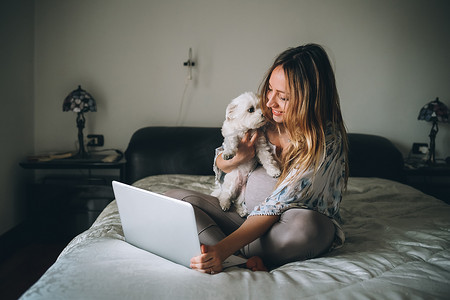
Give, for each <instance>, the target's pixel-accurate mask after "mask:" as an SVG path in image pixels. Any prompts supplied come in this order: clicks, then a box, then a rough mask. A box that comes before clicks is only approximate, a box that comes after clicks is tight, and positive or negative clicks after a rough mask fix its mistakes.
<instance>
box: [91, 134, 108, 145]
mask: <svg viewBox="0 0 450 300" xmlns="http://www.w3.org/2000/svg"><path fill="white" fill-rule="evenodd" d="M87 138H88V142H87V145H88V147H101V146H103V145H104V144H105V138H104V137H103V134H88V136H87Z"/></svg>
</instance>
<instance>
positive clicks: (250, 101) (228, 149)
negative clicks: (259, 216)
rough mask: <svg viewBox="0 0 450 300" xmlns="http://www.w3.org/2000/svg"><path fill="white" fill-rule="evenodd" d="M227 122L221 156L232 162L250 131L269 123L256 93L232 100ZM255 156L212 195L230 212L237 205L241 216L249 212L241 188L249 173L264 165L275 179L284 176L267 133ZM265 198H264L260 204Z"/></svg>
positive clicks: (234, 171)
mask: <svg viewBox="0 0 450 300" xmlns="http://www.w3.org/2000/svg"><path fill="white" fill-rule="evenodd" d="M225 117H226V118H225V121H224V122H223V126H222V135H223V137H224V143H223V148H224V149H223V150H224V151H223V153H222V157H223V159H225V160H229V159H232V158H233V157H234V155H235V154H236V151H237V147H238V144H239V142H240V141H241V140H242V138H243V137H244V135H245V133H246V132H247V131H249V130H251V131H255V130H257V129H258V128H260V127H262V126H264V125H265V124H266V120H265V118H264V115H263V114H262V111H261V108H260V107H259V100H258V98H257V97H256V95H255V94H254V93H250V92H247V93H244V94H242V95H240V96H239V97H237V98H235V99H233V101H231V103H230V104H229V105H228V106H227V109H226V115H225ZM255 150H256V155H255V158H254V159H252V160H251V161H249V162H247V163H245V164H241V165H240V166H239V167H238V168H236V169H234V170H233V171H231V172H230V173H227V174H226V175H225V177H224V180H223V183H222V185H221V186H217V187H216V188H215V190H214V191H213V192H212V195H213V196H215V197H217V198H218V199H219V203H220V207H221V208H222V209H223V210H224V211H227V210H228V209H229V208H230V206H231V203H232V202H234V205H235V206H236V211H237V213H239V215H240V216H241V217H243V216H245V215H247V213H248V211H247V208H246V207H245V203H244V195H243V193H242V187H243V186H244V185H245V184H246V182H247V176H248V174H249V173H250V172H251V171H252V170H253V169H254V168H255V167H256V165H257V163H258V162H259V163H261V165H262V166H263V167H264V169H265V170H266V171H267V173H268V174H269V175H270V176H272V177H274V178H276V177H279V176H280V174H281V171H280V168H279V167H278V163H277V161H276V160H275V159H274V157H273V155H272V153H271V151H270V146H269V144H268V142H267V140H266V137H265V136H264V134H260V135H259V137H258V139H257V140H256V142H255ZM262 200H264V199H261V201H262Z"/></svg>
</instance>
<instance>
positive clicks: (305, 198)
mask: <svg viewBox="0 0 450 300" xmlns="http://www.w3.org/2000/svg"><path fill="white" fill-rule="evenodd" d="M325 138H326V154H325V158H324V160H323V161H322V163H321V164H320V166H319V168H318V169H317V171H316V172H315V173H314V169H313V168H310V169H308V170H305V171H304V172H302V173H301V174H300V176H298V175H297V177H296V178H292V177H293V176H294V172H291V173H290V174H288V176H287V177H286V179H285V180H284V181H283V182H282V183H281V184H280V185H279V186H278V187H277V188H276V189H275V190H274V191H273V192H272V194H271V195H270V196H269V197H267V198H266V199H265V200H264V201H263V202H262V203H261V204H260V205H258V206H256V207H255V208H254V209H253V211H252V212H250V214H249V216H257V215H281V214H282V213H283V212H285V211H286V210H288V209H290V208H304V209H311V210H314V211H317V212H319V213H322V214H324V215H326V216H327V217H329V218H331V219H332V221H333V223H334V224H335V227H336V239H335V243H334V247H333V248H337V247H339V246H340V245H342V244H343V242H344V240H345V236H344V232H343V230H342V228H341V226H340V225H339V223H340V221H341V220H340V214H339V206H340V203H341V200H342V193H343V190H344V187H345V175H346V174H345V157H346V156H345V153H344V147H343V145H342V139H341V136H340V134H336V133H334V132H333V131H332V130H331V127H328V129H327V131H326V136H325ZM273 148H275V147H273ZM221 150H222V147H220V148H218V149H216V155H218V154H219V153H220V152H221ZM214 161H215V160H214ZM214 172H215V173H216V183H217V184H220V183H221V181H222V178H223V176H224V173H223V172H222V171H221V170H220V169H219V168H217V166H216V165H214Z"/></svg>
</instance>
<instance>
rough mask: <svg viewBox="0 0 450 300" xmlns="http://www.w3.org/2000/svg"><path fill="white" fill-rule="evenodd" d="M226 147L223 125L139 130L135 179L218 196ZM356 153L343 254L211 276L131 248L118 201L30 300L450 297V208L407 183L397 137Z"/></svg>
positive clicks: (131, 159)
mask: <svg viewBox="0 0 450 300" xmlns="http://www.w3.org/2000/svg"><path fill="white" fill-rule="evenodd" d="M221 142H222V138H221V134H220V128H195V127H146V128H142V129H139V130H138V131H136V132H135V133H134V135H133V136H132V138H131V140H130V142H129V145H128V148H127V150H126V154H125V156H126V159H127V166H126V172H125V177H126V181H127V182H129V183H133V184H134V185H135V186H138V187H141V188H144V189H149V190H152V191H155V192H158V193H163V192H165V191H166V190H168V189H171V188H178V187H183V188H190V189H194V190H198V191H201V192H205V193H209V192H210V191H211V189H212V187H213V183H214V179H213V175H212V174H213V173H212V160H213V155H214V151H213V149H214V148H215V147H217V146H218V145H220V144H221ZM155 145H158V146H155ZM349 148H350V153H349V163H350V178H349V182H348V188H347V191H346V192H345V195H344V197H343V201H342V205H341V216H342V219H343V222H344V224H343V227H344V231H345V232H346V237H347V240H346V243H345V245H344V246H343V247H342V248H340V249H338V250H335V251H332V252H329V253H327V254H325V255H323V256H321V257H318V258H315V259H310V260H306V261H296V262H292V263H288V264H285V265H283V266H280V267H278V268H276V269H273V270H270V272H251V271H249V270H247V269H243V268H239V267H231V268H229V269H226V270H225V271H224V272H222V273H219V274H216V275H207V274H201V273H199V272H196V271H193V270H190V269H188V268H185V267H183V266H181V265H177V264H174V263H172V262H170V261H167V260H165V259H162V258H160V257H158V256H156V255H154V254H152V253H149V252H146V251H143V250H141V249H138V248H135V247H133V246H131V245H129V244H128V243H126V242H125V241H124V237H123V232H122V227H121V224H120V218H119V215H118V211H117V205H116V203H115V201H113V202H111V203H110V204H109V205H108V206H107V207H106V208H105V209H104V210H103V212H102V213H101V214H100V216H99V217H98V218H97V220H96V221H95V223H94V224H93V225H92V227H91V228H90V229H88V230H87V231H85V232H83V233H81V234H80V235H78V236H77V237H75V238H74V239H73V240H72V241H71V242H70V243H69V244H68V245H67V247H66V248H65V249H64V250H63V251H62V253H61V254H60V256H59V258H58V259H57V261H56V262H55V263H54V264H53V266H51V267H50V268H49V269H48V270H47V272H46V273H45V274H44V275H43V276H42V277H41V278H40V279H39V280H38V281H37V282H36V283H35V284H34V285H33V286H32V287H31V288H30V289H29V290H28V291H27V292H25V294H24V295H22V297H21V299H449V297H450V250H449V247H450V206H449V205H447V204H446V203H445V202H443V201H441V200H438V199H436V198H433V197H431V196H428V195H425V194H423V193H422V192H420V191H418V190H416V189H414V188H412V187H409V186H407V185H405V184H403V183H402V181H403V173H402V167H403V161H402V155H401V154H400V152H399V151H398V150H397V149H396V148H395V146H394V145H393V144H392V143H391V142H390V141H389V140H387V139H385V138H383V137H380V136H375V135H366V134H350V135H349Z"/></svg>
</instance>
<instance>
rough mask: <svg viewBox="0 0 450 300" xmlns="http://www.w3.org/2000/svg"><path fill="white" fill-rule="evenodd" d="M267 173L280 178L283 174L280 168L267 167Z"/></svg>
mask: <svg viewBox="0 0 450 300" xmlns="http://www.w3.org/2000/svg"><path fill="white" fill-rule="evenodd" d="M266 171H267V174H269V176H272V177H273V178H278V177H280V175H281V171H280V169H278V168H275V167H273V168H267V169H266Z"/></svg>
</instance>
